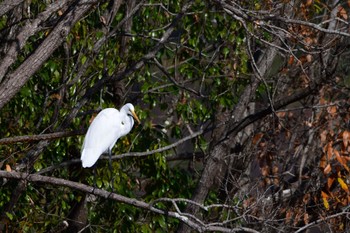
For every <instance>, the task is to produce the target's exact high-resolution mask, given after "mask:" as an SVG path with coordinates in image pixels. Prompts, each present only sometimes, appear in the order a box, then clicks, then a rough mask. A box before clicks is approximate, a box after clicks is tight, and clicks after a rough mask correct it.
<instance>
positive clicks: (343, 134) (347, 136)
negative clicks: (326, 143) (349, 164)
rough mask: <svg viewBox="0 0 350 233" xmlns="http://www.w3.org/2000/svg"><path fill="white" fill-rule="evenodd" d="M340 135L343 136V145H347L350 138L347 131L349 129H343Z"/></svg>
mask: <svg viewBox="0 0 350 233" xmlns="http://www.w3.org/2000/svg"><path fill="white" fill-rule="evenodd" d="M342 136H343V145H344V147H345V148H346V147H348V144H349V138H350V133H349V131H347V130H346V131H344V132H343V133H342Z"/></svg>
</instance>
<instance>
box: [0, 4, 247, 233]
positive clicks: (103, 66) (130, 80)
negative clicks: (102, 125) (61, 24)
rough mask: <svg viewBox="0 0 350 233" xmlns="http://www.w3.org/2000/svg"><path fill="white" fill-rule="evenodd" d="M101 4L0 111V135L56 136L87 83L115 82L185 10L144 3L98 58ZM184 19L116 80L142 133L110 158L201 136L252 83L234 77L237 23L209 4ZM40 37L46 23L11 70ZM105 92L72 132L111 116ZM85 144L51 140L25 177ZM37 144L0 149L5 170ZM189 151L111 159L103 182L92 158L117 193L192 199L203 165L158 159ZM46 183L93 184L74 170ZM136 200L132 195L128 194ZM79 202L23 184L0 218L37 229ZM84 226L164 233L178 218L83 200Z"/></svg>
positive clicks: (4, 196)
mask: <svg viewBox="0 0 350 233" xmlns="http://www.w3.org/2000/svg"><path fill="white" fill-rule="evenodd" d="M107 6H108V4H99V5H97V6H96V8H95V9H94V10H93V11H91V12H90V13H89V14H88V15H86V17H85V18H83V19H82V20H80V21H79V22H78V23H77V24H76V25H75V26H74V27H73V29H72V30H71V32H70V34H69V35H68V37H67V39H66V41H65V42H64V44H63V45H62V46H61V47H60V48H59V49H58V50H57V51H56V52H55V53H54V54H53V55H52V56H51V58H50V59H49V60H48V61H46V62H45V64H44V65H43V66H42V67H41V69H40V70H39V71H38V72H36V74H35V76H34V77H32V78H31V79H30V80H29V82H28V83H27V84H26V85H25V86H24V87H23V88H22V89H21V91H20V92H19V93H18V94H17V95H16V96H15V97H14V98H13V99H12V100H11V101H10V102H9V103H8V104H7V105H6V106H5V107H4V108H3V109H2V111H1V113H0V114H1V115H0V119H1V122H0V123H1V124H0V128H1V129H2V130H1V137H11V136H19V135H36V134H42V133H50V132H55V131H57V130H58V129H61V128H60V127H61V125H62V123H63V122H64V119H65V118H66V117H67V116H68V114H69V113H70V112H71V111H72V109H73V108H74V107H75V106H77V105H78V104H80V101H81V99H82V98H83V96H84V95H86V93H88V92H91V90H92V89H90V88H91V87H93V86H94V85H95V84H96V83H97V82H98V81H99V80H101V79H102V78H103V77H105V76H111V77H113V76H114V75H115V74H117V73H118V72H120V71H121V70H123V69H128V68H129V67H131V66H132V65H133V63H135V62H137V61H138V60H140V59H142V57H143V56H144V55H145V54H147V53H148V52H149V51H150V49H152V48H153V47H154V46H155V45H156V44H157V43H158V41H159V39H160V37H161V36H162V35H163V33H164V32H165V30H166V29H167V26H168V25H169V24H170V23H171V22H172V21H173V20H174V17H175V16H176V14H177V13H178V12H179V11H180V10H181V6H182V2H181V1H178V2H171V1H169V2H166V3H165V2H164V3H162V4H159V3H152V1H150V2H149V3H148V4H145V5H143V6H141V7H140V9H139V10H138V11H137V12H136V13H135V14H134V15H133V16H132V18H131V20H132V27H131V30H130V31H129V32H127V33H125V32H124V31H123V30H122V29H121V28H117V30H116V31H115V32H114V33H113V34H112V35H109V34H108V36H109V37H108V39H107V40H106V41H105V43H104V44H103V45H102V47H101V48H100V49H99V50H98V51H96V44H97V42H98V41H99V40H100V39H101V38H103V37H104V36H106V35H107V34H106V33H109V30H107V28H106V25H104V24H103V22H102V21H101V17H102V12H105V11H106V10H107ZM44 8H45V3H43V2H42V1H31V5H30V9H31V11H30V15H29V17H30V18H35V17H36V16H37V14H38V13H40V12H41V11H42V10H43V9H44ZM189 12H190V13H188V14H186V15H185V16H184V17H183V19H182V20H181V21H180V22H179V23H178V25H177V27H176V31H175V32H174V33H173V36H172V39H171V40H170V42H168V43H166V44H165V46H164V47H163V48H162V49H161V50H160V51H159V52H158V53H157V55H156V57H155V59H153V60H149V61H146V64H145V66H144V67H143V68H142V69H140V70H138V71H136V72H135V73H133V74H132V75H130V76H127V77H122V80H120V82H121V83H122V85H123V89H124V93H125V96H123V97H122V101H121V102H122V103H124V102H132V103H133V104H134V105H135V106H136V112H137V114H138V115H139V117H140V119H141V121H142V125H139V126H136V127H134V129H133V131H132V132H131V133H130V134H129V135H127V136H126V137H125V138H122V139H121V140H119V141H118V142H117V146H116V147H115V148H114V150H113V153H115V154H121V153H125V152H128V151H148V150H154V149H158V148H161V147H163V146H165V145H168V144H169V143H171V142H174V141H176V139H180V138H182V137H183V136H186V135H188V129H189V128H190V129H192V130H198V129H199V128H200V127H202V126H203V125H210V124H212V123H211V122H212V121H213V119H214V117H215V114H216V111H218V109H220V108H218V106H221V107H223V108H232V107H233V105H234V104H235V102H236V101H237V98H238V96H239V93H240V90H241V89H242V88H241V85H245V84H246V83H247V82H249V80H248V79H245V78H242V77H244V76H243V75H240V77H238V76H237V74H245V73H247V59H248V58H247V55H246V53H245V50H244V49H243V48H242V46H243V35H242V34H240V30H241V27H240V25H239V24H238V23H237V22H235V21H232V19H231V18H230V17H228V16H227V15H225V14H223V12H222V10H220V9H217V8H216V6H215V5H211V4H210V3H209V2H205V1H196V2H195V4H193V6H192V7H191V8H190V10H189ZM125 14H126V6H125V5H122V6H121V9H120V10H119V11H118V13H117V14H116V16H115V17H114V19H113V21H112V23H111V24H110V27H111V28H113V27H114V26H116V25H118V24H120V23H121V22H122V21H123V20H125ZM58 15H59V13H57V15H54V16H52V17H53V18H55V17H57V16H58ZM7 20H8V19H7V17H6V16H3V17H2V19H1V20H0V25H1V28H0V29H1V30H5V29H6V21H7ZM48 33H50V27H48V28H47V29H45V30H43V31H41V32H40V33H38V34H36V35H35V36H33V37H32V38H31V39H30V40H31V42H30V43H28V44H27V45H26V46H25V48H24V50H23V52H22V54H21V57H20V58H19V60H18V62H21V61H22V60H23V59H25V58H26V56H28V55H29V54H30V53H32V52H33V51H34V50H35V48H36V44H39V43H40V42H41V41H42V40H43V38H45V36H46V35H47V34H48ZM125 41H126V42H125ZM13 68H15V67H13ZM112 86H113V84H112V83H107V84H106V85H104V86H103V87H102V88H101V89H100V90H93V92H91V93H92V94H91V95H90V97H89V101H88V102H87V103H86V104H85V105H84V106H83V107H82V108H81V109H80V110H79V114H78V115H77V116H76V117H75V118H74V119H73V120H72V122H71V124H69V129H71V130H80V129H87V127H88V125H89V120H90V119H91V117H92V113H96V112H97V111H98V110H99V109H101V108H105V107H117V108H119V107H120V106H115V96H114V94H113V91H114V89H113V88H112ZM64 130H67V129H64ZM82 140H83V136H73V137H68V138H60V139H56V140H53V141H52V142H51V143H50V144H49V146H48V147H47V148H45V150H44V151H43V153H42V154H41V155H40V158H39V159H38V160H37V161H36V162H35V164H34V167H33V169H34V170H33V171H29V172H39V171H40V170H42V169H44V168H47V167H50V166H54V165H58V164H60V163H62V162H64V161H70V160H72V159H77V158H79V157H80V152H79V151H80V147H81V145H82ZM34 146H35V142H22V143H17V144H11V145H8V146H5V145H4V146H1V147H0V151H1V152H0V154H1V161H4V164H3V165H5V164H6V165H9V166H10V167H15V166H16V164H17V163H20V161H22V160H25V159H26V156H27V153H28V151H30V150H31V149H32V148H34ZM187 147H189V148H183V149H184V151H175V150H171V151H166V152H162V153H156V154H153V155H150V156H147V157H143V158H132V157H131V158H125V159H122V160H117V161H114V162H113V172H112V174H111V171H109V170H108V169H107V168H108V160H99V162H98V164H97V172H96V173H97V179H96V184H97V187H98V188H103V189H107V190H111V185H113V188H114V191H115V192H116V193H118V194H121V195H125V196H127V197H133V198H141V199H142V200H145V201H146V202H151V201H153V200H156V199H157V198H161V197H170V198H173V197H177V198H180V197H186V198H190V197H191V194H192V192H193V189H194V187H195V186H194V185H195V183H196V178H198V172H199V171H200V170H201V167H202V165H201V163H196V167H195V168H194V170H193V169H190V165H191V164H192V163H193V162H192V161H186V160H185V161H182V162H181V161H180V162H176V161H175V162H170V163H168V162H167V160H166V157H167V155H174V154H177V153H179V154H181V153H185V152H187V153H194V152H195V151H202V150H204V151H205V150H206V149H207V147H208V142H206V141H205V140H203V138H198V139H193V140H192V142H191V143H190V145H188V146H187ZM185 150H187V151H185ZM191 166H192V165H191ZM46 175H50V176H55V177H60V178H64V179H69V180H76V181H79V182H82V183H87V184H90V185H93V183H94V178H93V175H92V169H85V170H83V169H82V168H81V167H80V164H72V165H69V166H64V167H60V168H57V169H54V170H52V171H50V172H49V173H46ZM112 177H113V179H112ZM111 179H112V180H113V184H111V183H110V182H111ZM144 182H145V183H147V184H146V185H144V184H143V183H144ZM16 183H17V182H15V181H8V183H7V184H6V185H5V186H1V187H0V193H1V195H0V206H4V204H5V203H7V202H8V201H9V198H10V196H11V187H13V188H14V187H16ZM141 189H142V190H141ZM140 192H141V193H142V194H141V195H140V194H137V193H140ZM84 195H85V194H82V193H79V192H76V191H73V190H70V189H68V188H60V187H52V186H48V185H40V184H31V183H29V184H28V188H27V189H26V190H25V192H24V193H23V194H22V195H21V197H20V201H19V202H18V204H17V205H16V206H15V208H14V211H13V212H11V213H7V215H8V217H9V219H10V221H11V224H10V225H11V229H12V230H13V231H16V230H19V229H21V231H23V232H46V231H48V230H49V229H51V228H53V227H54V226H55V225H56V224H58V223H59V222H60V221H61V220H62V219H64V218H65V217H67V216H68V214H69V213H70V211H71V208H72V207H73V205H74V203H76V202H77V201H81V200H82V199H83V198H84V197H85V196H84ZM214 199H215V198H214ZM214 199H213V200H214ZM209 204H210V203H209ZM157 205H158V204H157ZM158 207H160V208H164V209H167V208H170V205H169V206H166V205H165V204H161V203H159V205H158ZM0 209H1V208H0ZM88 218H89V220H90V224H91V225H90V226H89V228H90V230H91V231H97V232H101V231H104V232H105V231H113V232H165V231H173V230H174V229H176V226H177V224H178V220H174V219H169V218H166V217H165V216H161V215H154V214H150V213H148V212H145V211H142V210H140V209H137V208H135V207H133V206H128V205H125V204H120V203H116V202H113V201H108V200H103V199H98V200H97V201H96V202H91V203H89V204H88ZM111 229H113V230H111Z"/></svg>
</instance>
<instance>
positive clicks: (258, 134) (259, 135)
mask: <svg viewBox="0 0 350 233" xmlns="http://www.w3.org/2000/svg"><path fill="white" fill-rule="evenodd" d="M263 136H264V134H263V133H257V134H255V135H254V137H253V144H254V145H256V144H257V143H258V141H260V139H261V138H262V137H263Z"/></svg>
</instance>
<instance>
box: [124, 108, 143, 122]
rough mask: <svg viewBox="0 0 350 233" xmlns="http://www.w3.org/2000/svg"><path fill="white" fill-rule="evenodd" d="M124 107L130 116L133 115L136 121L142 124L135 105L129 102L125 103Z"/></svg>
mask: <svg viewBox="0 0 350 233" xmlns="http://www.w3.org/2000/svg"><path fill="white" fill-rule="evenodd" d="M123 109H125V111H126V113H127V114H128V115H130V116H132V117H133V118H134V119H135V120H136V121H137V123H139V124H140V120H139V118H138V117H137V115H136V113H135V108H134V105H132V104H130V103H128V104H125V105H124V106H123Z"/></svg>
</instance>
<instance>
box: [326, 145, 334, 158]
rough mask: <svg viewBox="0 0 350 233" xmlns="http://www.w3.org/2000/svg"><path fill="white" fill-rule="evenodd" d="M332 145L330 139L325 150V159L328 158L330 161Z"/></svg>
mask: <svg viewBox="0 0 350 233" xmlns="http://www.w3.org/2000/svg"><path fill="white" fill-rule="evenodd" d="M332 145H333V142H332V141H330V142H329V143H328V144H327V150H326V152H327V159H328V161H331V159H332V157H333V147H332Z"/></svg>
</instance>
